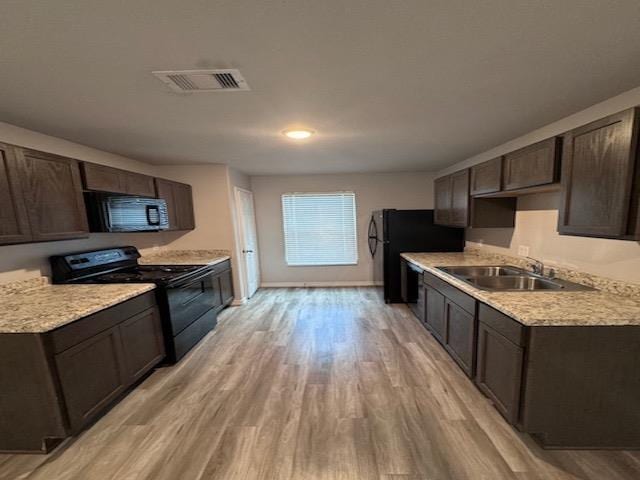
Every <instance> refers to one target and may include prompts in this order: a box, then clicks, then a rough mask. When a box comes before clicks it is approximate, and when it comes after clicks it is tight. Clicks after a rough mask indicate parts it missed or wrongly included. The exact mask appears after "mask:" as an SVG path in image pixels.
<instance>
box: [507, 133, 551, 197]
mask: <svg viewBox="0 0 640 480" xmlns="http://www.w3.org/2000/svg"><path fill="white" fill-rule="evenodd" d="M561 149H562V139H561V138H560V137H553V138H549V139H547V140H543V141H542V142H538V143H534V144H533V145H529V146H528V147H524V148H521V149H520V150H516V151H515V152H511V153H508V154H506V155H505V156H504V167H503V190H518V189H521V188H529V187H537V186H540V185H547V184H552V183H557V182H558V181H559V179H560V153H561Z"/></svg>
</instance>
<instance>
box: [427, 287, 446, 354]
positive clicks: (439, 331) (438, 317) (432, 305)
mask: <svg viewBox="0 0 640 480" xmlns="http://www.w3.org/2000/svg"><path fill="white" fill-rule="evenodd" d="M424 290H425V297H426V298H425V302H426V309H425V310H426V311H425V323H426V325H427V328H428V329H429V330H430V331H431V333H432V334H433V336H434V337H436V339H437V340H439V341H440V343H442V344H444V343H445V338H446V331H445V330H446V322H445V301H446V299H445V298H444V295H442V294H441V293H440V292H439V291H438V290H436V289H435V288H433V287H430V286H429V285H425V286H424Z"/></svg>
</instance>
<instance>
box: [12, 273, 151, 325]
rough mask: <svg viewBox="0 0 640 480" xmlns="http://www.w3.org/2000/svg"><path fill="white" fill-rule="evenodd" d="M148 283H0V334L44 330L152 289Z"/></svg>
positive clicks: (34, 280) (39, 281)
mask: <svg viewBox="0 0 640 480" xmlns="http://www.w3.org/2000/svg"><path fill="white" fill-rule="evenodd" d="M154 288H156V287H155V285H154V284H150V283H112V284H74V285H51V284H49V283H48V282H47V279H46V278H43V277H40V278H37V279H31V280H23V281H19V282H13V283H10V284H5V285H0V333H44V332H48V331H51V330H55V329H56V328H59V327H62V326H63V325H66V324H68V323H71V322H74V321H76V320H79V319H81V318H83V317H86V316H88V315H91V314H94V313H96V312H99V311H100V310H104V309H105V308H109V307H112V306H113V305H117V304H118V303H121V302H124V301H125V300H129V299H130V298H133V297H137V296H138V295H141V294H143V293H145V292H149V291H151V290H153V289H154Z"/></svg>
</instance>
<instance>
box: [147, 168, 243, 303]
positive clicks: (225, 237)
mask: <svg viewBox="0 0 640 480" xmlns="http://www.w3.org/2000/svg"><path fill="white" fill-rule="evenodd" d="M156 174H157V176H159V177H165V178H169V179H171V180H175V181H178V182H183V183H188V184H189V185H191V187H192V188H193V203H194V210H195V215H196V217H195V220H196V229H195V230H192V231H190V232H186V233H180V232H175V233H172V232H167V233H165V234H164V235H165V237H166V238H167V240H168V243H167V248H170V249H176V250H190V249H195V250H199V249H204V250H216V249H223V250H228V251H229V252H231V256H232V260H231V261H232V269H233V288H234V292H235V295H236V300H242V292H243V289H242V284H241V282H240V265H239V264H238V259H239V258H240V257H239V256H238V254H237V246H236V236H235V223H236V222H235V218H234V216H235V210H234V204H235V202H234V200H233V198H232V196H233V187H234V186H235V185H238V186H240V187H242V188H247V189H248V188H250V184H249V179H248V177H247V176H246V175H244V174H243V173H242V172H239V171H237V170H234V169H230V168H229V167H227V166H226V165H215V164H211V165H172V166H158V167H157V168H156Z"/></svg>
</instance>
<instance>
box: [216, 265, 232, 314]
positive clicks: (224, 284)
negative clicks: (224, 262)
mask: <svg viewBox="0 0 640 480" xmlns="http://www.w3.org/2000/svg"><path fill="white" fill-rule="evenodd" d="M218 280H219V282H220V298H221V300H222V305H225V306H227V305H229V304H230V303H231V302H232V301H233V278H232V276H231V270H226V271H224V272H222V273H221V274H220V275H219V276H218Z"/></svg>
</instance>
